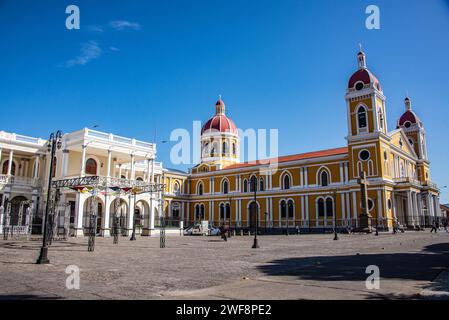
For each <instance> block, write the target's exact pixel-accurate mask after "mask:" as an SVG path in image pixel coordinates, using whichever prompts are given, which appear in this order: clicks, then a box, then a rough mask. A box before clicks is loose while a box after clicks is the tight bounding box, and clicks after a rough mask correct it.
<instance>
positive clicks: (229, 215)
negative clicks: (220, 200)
mask: <svg viewBox="0 0 449 320" xmlns="http://www.w3.org/2000/svg"><path fill="white" fill-rule="evenodd" d="M225 209H226V210H225V213H226V218H227V219H229V220H231V205H230V204H229V203H226V207H225Z"/></svg>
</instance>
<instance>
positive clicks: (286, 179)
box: [282, 174, 290, 190]
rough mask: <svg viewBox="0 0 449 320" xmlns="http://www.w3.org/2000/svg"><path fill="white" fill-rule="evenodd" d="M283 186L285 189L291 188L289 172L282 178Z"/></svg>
mask: <svg viewBox="0 0 449 320" xmlns="http://www.w3.org/2000/svg"><path fill="white" fill-rule="evenodd" d="M282 180H283V181H282V182H283V183H282V188H283V189H285V190H288V189H290V176H289V175H288V174H286V175H284V178H283V179H282Z"/></svg>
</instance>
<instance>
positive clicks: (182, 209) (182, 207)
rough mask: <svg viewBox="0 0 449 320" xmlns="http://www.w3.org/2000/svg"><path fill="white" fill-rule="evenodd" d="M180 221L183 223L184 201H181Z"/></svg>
mask: <svg viewBox="0 0 449 320" xmlns="http://www.w3.org/2000/svg"><path fill="white" fill-rule="evenodd" d="M181 220H182V221H184V201H181Z"/></svg>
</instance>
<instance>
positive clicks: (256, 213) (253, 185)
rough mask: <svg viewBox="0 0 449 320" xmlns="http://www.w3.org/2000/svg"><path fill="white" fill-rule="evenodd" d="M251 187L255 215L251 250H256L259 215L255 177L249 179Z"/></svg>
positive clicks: (257, 245) (257, 246)
mask: <svg viewBox="0 0 449 320" xmlns="http://www.w3.org/2000/svg"><path fill="white" fill-rule="evenodd" d="M251 186H252V188H253V191H254V203H253V210H254V213H255V215H256V225H255V227H254V243H253V246H252V248H253V249H257V248H259V243H258V241H257V233H258V228H257V227H258V224H259V217H258V216H259V215H258V212H257V178H256V176H252V178H251Z"/></svg>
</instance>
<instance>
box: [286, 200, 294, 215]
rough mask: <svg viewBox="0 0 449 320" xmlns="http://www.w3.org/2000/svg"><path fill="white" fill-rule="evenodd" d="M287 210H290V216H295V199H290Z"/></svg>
mask: <svg viewBox="0 0 449 320" xmlns="http://www.w3.org/2000/svg"><path fill="white" fill-rule="evenodd" d="M287 212H288V218H289V219H290V218H292V219H293V218H294V217H295V212H294V203H293V200H288V202H287Z"/></svg>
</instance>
